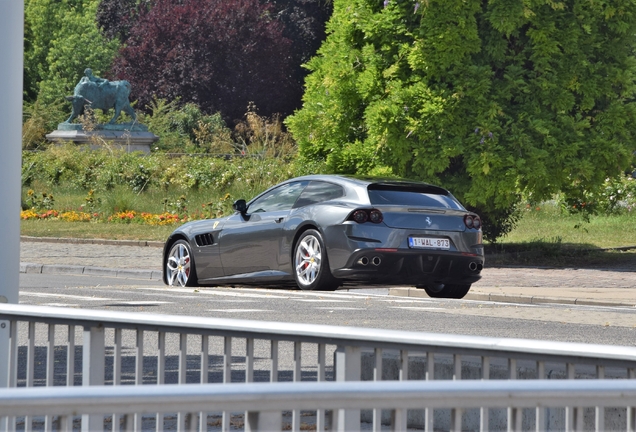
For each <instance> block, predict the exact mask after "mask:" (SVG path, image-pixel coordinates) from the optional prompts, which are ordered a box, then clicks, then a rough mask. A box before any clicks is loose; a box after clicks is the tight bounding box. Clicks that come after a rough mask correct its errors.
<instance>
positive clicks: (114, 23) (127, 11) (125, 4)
mask: <svg viewBox="0 0 636 432" xmlns="http://www.w3.org/2000/svg"><path fill="white" fill-rule="evenodd" d="M149 1H150V0H148V1H145V0H144V1H142V4H141V5H139V3H140V2H139V1H138V0H101V1H100V2H99V6H98V7H97V14H96V16H95V20H96V21H97V27H98V28H99V29H100V30H101V31H102V34H103V35H104V36H105V37H106V38H108V39H109V40H111V39H115V38H117V39H119V41H120V42H122V43H124V42H126V40H127V39H128V35H129V34H130V29H131V27H132V26H133V25H134V24H135V17H136V11H137V8H138V7H146V8H147V7H149V5H148V3H149Z"/></svg>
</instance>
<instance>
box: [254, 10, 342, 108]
mask: <svg viewBox="0 0 636 432" xmlns="http://www.w3.org/2000/svg"><path fill="white" fill-rule="evenodd" d="M263 2H264V3H266V4H269V5H271V8H272V15H273V16H274V17H276V19H277V20H279V21H280V22H281V23H283V25H284V27H283V36H284V37H286V38H287V39H289V40H291V41H292V45H291V56H292V64H291V68H292V69H291V74H292V79H293V80H294V85H297V86H298V88H299V89H300V88H302V84H303V82H304V81H305V77H306V75H307V72H308V71H307V69H306V68H304V67H303V64H305V63H307V62H308V61H309V59H311V57H313V56H314V55H316V51H318V48H320V45H321V44H322V42H324V40H325V37H326V34H325V25H326V23H327V20H328V19H329V17H331V13H332V12H333V3H332V2H331V0H263ZM300 104H301V101H300V93H299V98H298V100H297V101H296V104H295V106H294V108H300Z"/></svg>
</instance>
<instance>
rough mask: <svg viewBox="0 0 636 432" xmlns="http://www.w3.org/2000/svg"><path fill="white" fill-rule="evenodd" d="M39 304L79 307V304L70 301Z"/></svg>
mask: <svg viewBox="0 0 636 432" xmlns="http://www.w3.org/2000/svg"><path fill="white" fill-rule="evenodd" d="M40 306H53V307H80V305H79V304H71V303H42V304H41V305H40Z"/></svg>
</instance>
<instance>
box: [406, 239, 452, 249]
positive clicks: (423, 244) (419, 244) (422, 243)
mask: <svg viewBox="0 0 636 432" xmlns="http://www.w3.org/2000/svg"><path fill="white" fill-rule="evenodd" d="M409 247H410V248H424V249H450V240H448V239H443V238H432V237H409Z"/></svg>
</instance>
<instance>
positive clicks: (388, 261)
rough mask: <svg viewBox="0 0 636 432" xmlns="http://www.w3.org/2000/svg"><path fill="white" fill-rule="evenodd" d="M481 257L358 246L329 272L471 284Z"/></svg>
mask: <svg viewBox="0 0 636 432" xmlns="http://www.w3.org/2000/svg"><path fill="white" fill-rule="evenodd" d="M483 265H484V257H483V256H481V255H477V254H467V253H459V252H448V251H422V250H412V249H397V250H390V251H387V250H382V249H375V248H374V249H362V250H358V251H356V252H355V253H353V254H352V255H351V257H350V259H349V260H348V262H347V264H346V265H345V266H344V267H341V268H338V269H334V268H332V269H331V270H332V271H331V272H332V274H333V275H334V276H335V277H337V278H339V279H342V280H344V281H348V282H360V283H365V284H391V285H426V284H429V283H442V284H451V283H452V284H472V283H474V282H477V281H478V280H479V279H481V274H480V273H481V270H482V269H483Z"/></svg>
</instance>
